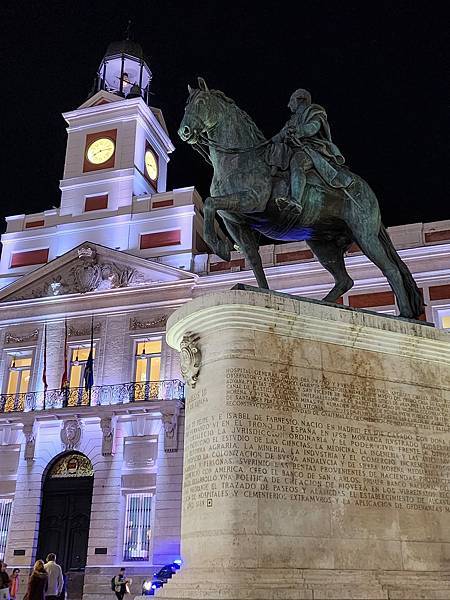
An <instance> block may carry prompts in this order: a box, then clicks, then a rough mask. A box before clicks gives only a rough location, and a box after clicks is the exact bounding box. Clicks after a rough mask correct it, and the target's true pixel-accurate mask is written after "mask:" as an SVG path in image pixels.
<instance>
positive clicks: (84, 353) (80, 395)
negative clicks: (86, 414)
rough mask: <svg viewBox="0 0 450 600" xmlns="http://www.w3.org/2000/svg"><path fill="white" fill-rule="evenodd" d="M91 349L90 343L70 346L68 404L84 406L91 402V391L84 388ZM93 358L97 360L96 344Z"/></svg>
mask: <svg viewBox="0 0 450 600" xmlns="http://www.w3.org/2000/svg"><path fill="white" fill-rule="evenodd" d="M90 350H91V345H90V344H80V345H78V346H72V347H71V348H70V364H69V389H68V390H67V392H66V398H65V403H66V404H67V406H81V405H83V406H84V405H88V404H89V403H90V393H89V391H86V390H85V388H84V370H85V368H86V362H87V359H88V357H89V352H90ZM93 358H94V360H95V346H94V348H93Z"/></svg>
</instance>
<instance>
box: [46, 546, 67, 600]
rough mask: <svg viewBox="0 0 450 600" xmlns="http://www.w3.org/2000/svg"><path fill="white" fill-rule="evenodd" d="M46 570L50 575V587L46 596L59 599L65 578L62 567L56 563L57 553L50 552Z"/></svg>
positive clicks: (53, 599) (54, 599)
mask: <svg viewBox="0 0 450 600" xmlns="http://www.w3.org/2000/svg"><path fill="white" fill-rule="evenodd" d="M45 572H46V573H47V575H48V587H47V592H46V594H45V597H46V598H47V600H58V598H59V595H60V594H61V592H62V590H63V587H64V578H63V574H62V569H61V567H60V566H59V565H58V564H57V563H56V554H53V553H52V554H49V555H48V556H47V562H46V563H45Z"/></svg>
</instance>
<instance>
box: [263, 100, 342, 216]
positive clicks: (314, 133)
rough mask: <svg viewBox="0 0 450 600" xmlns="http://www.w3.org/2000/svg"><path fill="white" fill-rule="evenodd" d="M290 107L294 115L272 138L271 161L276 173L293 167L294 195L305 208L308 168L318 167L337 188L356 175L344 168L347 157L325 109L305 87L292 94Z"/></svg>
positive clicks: (291, 169) (292, 189)
mask: <svg viewBox="0 0 450 600" xmlns="http://www.w3.org/2000/svg"><path fill="white" fill-rule="evenodd" d="M288 106H289V108H290V110H291V112H292V116H291V118H290V119H289V121H288V122H287V123H286V125H285V126H284V127H283V129H282V130H281V131H280V133H278V134H277V135H276V136H274V137H273V138H272V144H271V145H270V146H269V149H268V154H267V161H268V163H269V164H270V165H271V166H272V174H275V173H276V170H277V169H281V170H283V171H285V170H286V169H288V168H290V178H291V197H292V199H293V201H294V202H295V204H296V205H297V207H298V208H301V200H302V197H303V194H304V191H305V187H306V172H307V171H308V170H310V169H314V170H315V171H316V172H317V173H318V174H319V175H320V177H321V178H322V179H323V180H324V181H325V182H326V183H327V184H328V185H329V186H331V187H333V188H347V187H348V186H349V185H351V183H352V182H353V178H352V177H351V176H350V174H349V173H348V172H347V171H345V170H343V169H341V168H340V166H341V165H343V164H344V162H345V159H344V157H343V156H342V154H341V152H340V150H339V148H338V147H337V146H336V145H335V144H333V142H332V141H331V134H330V127H329V125H328V120H327V114H326V112H325V109H324V108H322V107H321V106H319V105H318V104H311V94H310V93H309V92H308V91H307V90H303V89H298V90H296V91H295V92H294V93H293V94H292V96H291V98H290V100H289V104H288Z"/></svg>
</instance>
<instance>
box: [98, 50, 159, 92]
mask: <svg viewBox="0 0 450 600" xmlns="http://www.w3.org/2000/svg"><path fill="white" fill-rule="evenodd" d="M151 80H152V72H151V71H150V68H149V66H148V63H147V60H146V58H145V56H144V52H143V50H142V47H141V46H140V45H139V44H138V43H136V42H134V41H133V40H130V39H125V40H122V41H120V42H112V43H111V44H109V46H108V48H107V50H106V53H105V56H104V57H103V59H102V62H101V63H100V66H99V68H98V71H97V77H96V81H95V85H94V93H96V92H98V91H100V90H106V91H108V92H111V93H113V94H117V95H118V96H121V97H123V98H128V97H131V98H137V97H139V96H140V97H141V98H143V99H144V100H145V102H146V103H147V104H148V96H149V92H150V82H151Z"/></svg>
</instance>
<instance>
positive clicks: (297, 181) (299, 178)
mask: <svg viewBox="0 0 450 600" xmlns="http://www.w3.org/2000/svg"><path fill="white" fill-rule="evenodd" d="M305 188H306V173H305V171H304V170H303V168H302V167H301V166H300V165H298V164H295V163H294V161H292V162H291V198H292V201H293V203H294V204H295V206H296V208H297V210H299V211H301V210H302V208H303V205H302V198H303V194H304V193H305Z"/></svg>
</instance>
